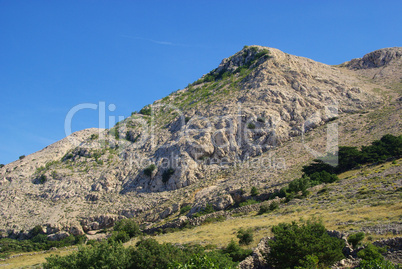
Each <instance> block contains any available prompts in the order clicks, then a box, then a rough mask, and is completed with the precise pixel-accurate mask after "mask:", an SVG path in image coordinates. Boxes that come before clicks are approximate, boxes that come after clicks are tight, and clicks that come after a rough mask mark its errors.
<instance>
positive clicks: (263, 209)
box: [257, 205, 270, 215]
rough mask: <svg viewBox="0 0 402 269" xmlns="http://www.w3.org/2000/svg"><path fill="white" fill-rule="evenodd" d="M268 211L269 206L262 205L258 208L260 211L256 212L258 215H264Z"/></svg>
mask: <svg viewBox="0 0 402 269" xmlns="http://www.w3.org/2000/svg"><path fill="white" fill-rule="evenodd" d="M269 211H270V210H269V206H268V205H262V206H260V210H258V213H257V214H258V215H262V214H264V213H268V212H269Z"/></svg>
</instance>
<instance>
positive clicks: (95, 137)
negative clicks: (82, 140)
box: [89, 134, 99, 140]
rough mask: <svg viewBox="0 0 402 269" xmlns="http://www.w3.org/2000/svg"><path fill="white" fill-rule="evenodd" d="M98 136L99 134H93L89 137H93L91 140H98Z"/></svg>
mask: <svg viewBox="0 0 402 269" xmlns="http://www.w3.org/2000/svg"><path fill="white" fill-rule="evenodd" d="M98 138H99V135H98V134H92V135H91V137H90V138H89V139H91V140H96V139H98Z"/></svg>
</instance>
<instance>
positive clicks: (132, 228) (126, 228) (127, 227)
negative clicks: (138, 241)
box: [113, 219, 142, 237]
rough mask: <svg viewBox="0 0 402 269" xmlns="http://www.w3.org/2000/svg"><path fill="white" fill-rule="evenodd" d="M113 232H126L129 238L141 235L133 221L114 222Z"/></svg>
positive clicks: (138, 227)
mask: <svg viewBox="0 0 402 269" xmlns="http://www.w3.org/2000/svg"><path fill="white" fill-rule="evenodd" d="M113 230H114V231H116V232H126V233H127V235H128V236H129V237H134V236H138V235H141V234H142V233H141V230H140V226H139V225H138V223H137V222H135V221H134V220H133V219H122V220H119V221H116V223H115V225H114V227H113Z"/></svg>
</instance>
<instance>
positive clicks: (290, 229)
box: [268, 220, 345, 268]
mask: <svg viewBox="0 0 402 269" xmlns="http://www.w3.org/2000/svg"><path fill="white" fill-rule="evenodd" d="M272 232H273V233H274V236H275V240H271V241H269V246H270V253H269V254H268V255H269V257H268V259H269V261H270V264H271V265H272V266H274V267H275V268H294V267H296V266H303V261H308V260H309V258H308V256H309V255H310V256H313V255H314V256H316V257H317V258H318V264H319V265H320V266H324V267H325V266H330V265H332V264H334V263H335V262H336V261H339V260H341V259H342V258H343V257H344V256H343V254H342V249H343V247H344V246H345V243H344V242H343V241H342V240H340V239H338V238H335V237H331V236H329V235H328V233H327V230H326V229H325V227H324V225H322V223H321V222H320V221H316V220H309V221H307V222H301V223H297V222H292V223H291V224H288V223H280V224H278V225H276V226H274V227H272Z"/></svg>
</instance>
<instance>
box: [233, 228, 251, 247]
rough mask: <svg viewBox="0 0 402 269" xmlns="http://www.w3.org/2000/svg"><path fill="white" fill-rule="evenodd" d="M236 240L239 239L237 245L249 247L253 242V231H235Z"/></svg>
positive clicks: (241, 229)
mask: <svg viewBox="0 0 402 269" xmlns="http://www.w3.org/2000/svg"><path fill="white" fill-rule="evenodd" d="M237 238H239V245H250V244H251V243H252V242H253V230H252V229H251V228H249V229H243V228H240V230H238V231H237Z"/></svg>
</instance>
